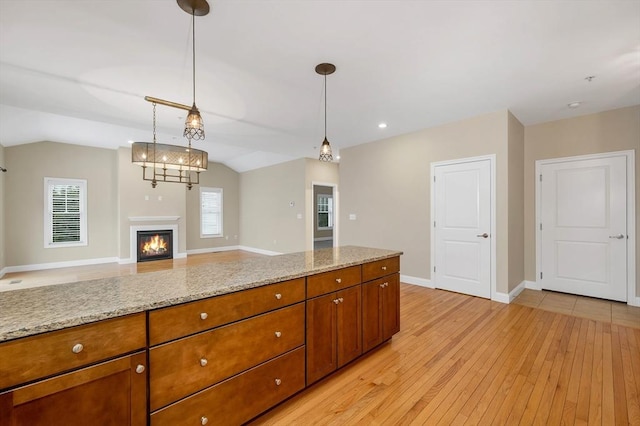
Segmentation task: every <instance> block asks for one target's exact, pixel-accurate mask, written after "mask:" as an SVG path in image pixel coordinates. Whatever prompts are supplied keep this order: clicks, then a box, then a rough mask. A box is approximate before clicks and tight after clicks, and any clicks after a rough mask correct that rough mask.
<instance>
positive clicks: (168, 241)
mask: <svg viewBox="0 0 640 426" xmlns="http://www.w3.org/2000/svg"><path fill="white" fill-rule="evenodd" d="M137 235H138V245H137V247H138V262H147V261H150V260H160V259H173V231H172V230H158V231H138V232H137Z"/></svg>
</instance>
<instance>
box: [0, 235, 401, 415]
mask: <svg viewBox="0 0 640 426" xmlns="http://www.w3.org/2000/svg"><path fill="white" fill-rule="evenodd" d="M401 254H402V253H401V252H398V251H393V250H381V249H372V248H364V247H354V246H346V247H337V248H333V249H323V250H317V251H309V252H300V253H292V254H285V255H279V256H273V257H268V258H252V259H244V260H239V261H235V262H225V263H215V264H206V265H198V266H193V267H189V268H186V269H174V270H168V271H158V272H150V273H145V274H137V275H131V276H123V277H114V278H107V279H98V280H90V281H82V282H77V283H68V284H57V285H53V286H48V287H39V288H32V289H25V290H15V291H11V292H4V293H3V294H2V297H0V392H2V393H0V412H1V413H2V414H0V424H5V423H7V424H22V423H24V422H27V423H29V424H39V423H38V421H41V422H43V423H47V424H51V423H49V422H50V421H51V419H56V421H57V422H58V423H59V424H64V422H65V421H68V420H70V419H76V420H77V419H78V416H80V417H82V416H87V417H88V416H91V418H92V422H93V423H95V422H96V419H104V420H102V421H104V422H108V421H113V422H115V423H117V424H147V423H150V424H154V425H156V424H157V425H160V424H181V423H185V424H194V422H195V421H196V420H197V422H198V423H195V424H208V423H211V424H219V423H222V424H235V423H242V422H244V421H247V420H249V419H251V418H252V417H255V416H256V415H257V414H259V413H261V412H263V411H265V410H266V409H268V408H270V407H271V406H273V405H275V404H277V403H278V402H280V401H282V400H284V399H286V398H288V397H289V396H291V395H293V394H295V393H296V392H298V391H300V390H302V389H303V388H304V387H305V386H308V385H310V384H311V383H313V382H315V381H316V380H319V379H320V378H322V377H324V376H326V375H327V374H330V373H331V372H332V371H335V370H336V369H337V368H340V367H341V366H343V365H345V364H346V363H348V362H351V361H352V360H354V359H356V358H357V357H359V356H360V355H361V354H362V353H363V351H367V350H369V349H371V348H373V347H375V346H377V345H379V344H380V343H382V342H384V341H386V340H388V339H390V338H391V336H392V335H393V334H394V333H396V332H397V331H398V330H399V268H400V264H399V256H400V255H401ZM107 388H108V389H111V391H109V392H106V393H105V392H104V390H105V389H107ZM114 389H119V391H115V392H114V391H113V390H114ZM242 392H246V393H250V394H252V395H254V397H252V398H251V399H250V401H251V402H250V403H246V401H245V402H244V403H235V404H234V403H232V402H231V401H234V400H235V401H241V400H242V398H233V396H234V395H238V393H242ZM147 393H148V395H149V398H148V399H147ZM69 398H72V400H73V401H74V404H71V405H70V403H69V401H70V400H69ZM91 398H94V399H91ZM95 398H99V399H100V400H101V404H103V405H100V404H98V405H96V404H95ZM229 398H231V399H229ZM83 400H87V401H93V402H91V403H87V404H83V403H82V401H83ZM72 407H73V408H72ZM100 407H103V408H100ZM104 407H109V410H105V409H104ZM107 411H108V412H107ZM34 413H35V414H34ZM114 413H115V414H114ZM34 415H37V417H33V416H34ZM46 416H49V417H46ZM65 416H68V417H65ZM104 416H107V417H104ZM113 416H115V417H113ZM194 416H195V417H194ZM42 419H45V420H42ZM187 419H190V420H189V421H187ZM98 423H100V421H98Z"/></svg>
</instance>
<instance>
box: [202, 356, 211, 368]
mask: <svg viewBox="0 0 640 426" xmlns="http://www.w3.org/2000/svg"><path fill="white" fill-rule="evenodd" d="M208 362H209V361H207V359H206V358H200V365H201V366H202V367H205V366H206V365H207V363H208Z"/></svg>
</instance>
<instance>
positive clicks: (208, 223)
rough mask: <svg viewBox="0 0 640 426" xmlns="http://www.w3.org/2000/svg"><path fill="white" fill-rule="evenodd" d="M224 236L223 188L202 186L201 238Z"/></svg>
mask: <svg viewBox="0 0 640 426" xmlns="http://www.w3.org/2000/svg"><path fill="white" fill-rule="evenodd" d="M212 237H222V188H203V187H200V238H212Z"/></svg>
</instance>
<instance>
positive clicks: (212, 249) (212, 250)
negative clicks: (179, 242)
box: [187, 246, 241, 254]
mask: <svg viewBox="0 0 640 426" xmlns="http://www.w3.org/2000/svg"><path fill="white" fill-rule="evenodd" d="M232 250H241V249H240V246H224V247H208V248H201V249H191V250H187V254H203V253H217V252H220V251H232Z"/></svg>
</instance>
